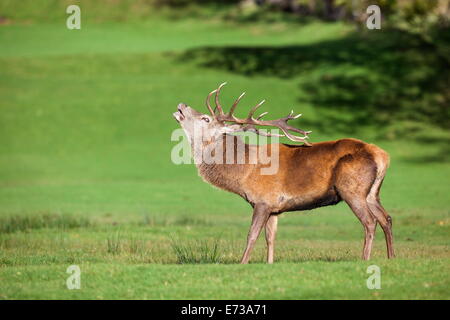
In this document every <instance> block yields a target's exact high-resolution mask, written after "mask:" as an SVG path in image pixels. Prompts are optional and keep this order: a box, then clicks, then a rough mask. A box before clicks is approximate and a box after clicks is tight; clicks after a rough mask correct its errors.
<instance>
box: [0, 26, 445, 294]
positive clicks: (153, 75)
mask: <svg viewBox="0 0 450 320" xmlns="http://www.w3.org/2000/svg"><path fill="white" fill-rule="evenodd" d="M349 32H351V30H350V28H349V27H347V26H344V25H341V24H332V23H327V24H324V23H312V24H306V25H289V24H277V23H275V24H271V25H263V24H258V23H256V24H245V25H235V24H227V23H225V22H221V21H211V22H208V21H204V22H198V21H194V20H179V21H170V22H168V21H166V20H163V19H161V20H157V19H155V20H152V21H147V22H146V23H141V24H139V23H137V24H131V25H130V24H127V25H126V26H125V25H124V24H119V23H107V24H106V23H105V24H102V23H97V24H92V25H89V24H87V25H83V28H82V30H80V31H69V30H67V29H66V28H65V25H64V24H63V23H61V24H56V23H53V24H31V25H23V24H20V25H15V24H12V25H3V26H0V43H1V47H2V49H1V50H0V97H1V99H0V114H1V115H0V298H2V299H14V298H24V299H30V298H37V299H46V298H50V299H53V298H58V299H72V298H75V299H83V298H87V299H110V298H112V299H120V298H125V299H180V298H189V299H233V298H238V299H253V298H255V299H335V298H344V299H348V298H353V299H366V298H375V299H395V298H400V299H404V298H412V299H418V298H424V299H430V298H438V299H448V298H450V292H449V290H448V288H449V287H450V280H449V277H448V273H449V271H450V270H449V262H450V251H449V249H450V247H449V244H450V243H449V241H450V211H449V203H448V199H449V196H448V194H449V192H450V188H449V184H448V181H449V178H450V166H449V163H448V162H445V161H444V160H443V159H441V158H439V156H438V155H440V154H441V152H442V144H441V143H438V142H439V141H440V140H439V139H435V140H430V142H428V143H425V142H421V141H416V140H414V139H409V138H408V137H407V136H406V137H403V138H401V137H398V138H395V139H391V140H383V139H378V138H377V135H376V131H377V130H376V129H374V128H371V129H367V130H365V129H362V130H360V131H358V133H357V134H355V135H354V137H357V138H361V139H363V140H367V141H368V142H375V143H378V144H379V145H380V146H382V147H383V148H384V149H385V150H387V151H388V152H389V153H390V154H391V168H390V169H389V171H388V174H387V178H386V180H385V183H384V185H383V191H382V200H383V203H384V206H385V207H386V209H387V210H388V211H389V212H390V214H391V216H392V217H393V221H394V236H395V246H396V250H397V256H398V259H396V260H393V261H388V260H386V259H385V247H384V239H383V238H384V237H383V234H382V232H381V231H380V230H378V233H377V239H376V245H375V248H374V253H373V257H374V259H373V261H370V262H364V261H360V260H359V256H360V251H361V249H362V240H363V238H362V237H363V233H362V227H361V226H360V224H359V222H358V221H357V219H356V218H355V217H354V216H353V214H352V213H351V211H350V210H349V209H348V208H347V207H346V205H345V204H339V205H337V206H335V207H328V208H323V209H320V210H315V211H311V212H296V213H288V214H285V215H283V218H282V219H280V227H279V233H278V242H277V245H276V258H275V260H276V263H275V264H274V265H265V264H264V256H265V252H264V241H263V239H260V241H259V243H258V246H257V248H256V250H255V252H254V254H253V258H252V260H251V261H252V263H251V264H250V265H247V266H241V265H237V264H236V263H237V262H238V261H239V259H240V255H241V253H242V250H243V248H244V245H245V238H246V234H247V229H248V226H249V223H250V217H251V208H250V207H249V206H248V205H247V204H246V203H245V202H244V201H243V200H241V199H239V198H237V197H236V196H234V195H231V194H228V193H225V192H223V191H220V190H217V189H214V188H211V187H210V186H208V185H206V184H205V183H203V182H202V181H201V179H200V178H199V177H198V176H197V173H196V170H195V168H194V167H193V165H180V166H176V165H174V164H173V163H172V162H171V159H170V153H171V149H172V147H173V146H174V145H175V144H176V142H173V141H171V139H170V137H171V133H172V131H173V130H174V129H175V128H177V124H176V122H175V121H174V120H173V118H172V115H171V113H172V112H174V111H175V108H176V105H177V104H178V103H179V102H181V101H183V102H186V103H189V104H190V105H192V106H195V107H197V108H198V109H202V108H204V106H203V101H204V98H205V96H206V94H207V93H208V92H209V91H210V90H212V89H214V88H215V87H216V86H217V85H218V84H219V83H221V82H223V81H228V83H229V85H228V86H227V87H226V89H224V92H223V101H224V104H225V105H230V103H231V102H232V101H233V99H234V98H235V97H236V96H238V95H239V94H240V93H241V92H242V91H246V92H247V95H246V97H245V100H244V101H245V102H244V101H243V102H244V103H242V106H241V108H242V109H240V110H238V114H244V113H245V111H246V108H248V107H249V106H251V105H253V104H254V103H256V102H258V101H260V100H261V99H263V98H266V99H267V103H266V105H265V106H264V108H265V110H270V114H271V116H272V117H279V116H282V115H285V113H287V112H288V111H289V110H291V109H292V107H293V108H294V109H295V110H297V111H301V112H302V113H303V115H304V118H305V121H307V122H306V123H309V124H314V123H317V122H320V115H319V114H318V113H316V112H315V109H314V105H313V104H312V103H310V102H308V101H307V100H305V99H303V98H304V97H305V96H306V95H307V92H304V91H303V90H301V89H299V83H305V82H308V80H309V79H310V77H312V76H314V75H317V73H320V72H326V71H329V70H331V72H332V71H333V70H337V69H339V70H340V71H342V69H343V68H344V69H345V70H346V68H348V72H351V71H352V66H351V65H339V64H336V65H333V64H329V65H321V66H318V67H315V68H306V67H305V69H304V70H303V71H301V72H299V73H298V75H296V76H295V77H288V78H283V77H279V76H267V75H265V76H262V75H245V74H241V73H235V72H229V71H226V70H222V69H221V68H214V67H210V66H209V67H207V66H201V65H199V64H198V61H192V60H189V59H185V58H183V53H184V52H185V50H188V49H192V48H197V47H204V46H216V47H226V46H228V45H252V46H257V45H264V46H280V45H302V46H308V45H317V44H320V43H321V42H323V41H327V40H330V39H340V38H343V37H345V36H346V34H347V33H349ZM180 57H181V58H180ZM274 58H275V59H276V57H274ZM333 68H334V69H333ZM345 72H346V71H345ZM244 106H247V107H244ZM357 107H360V106H355V108H357ZM302 121H303V120H299V122H298V125H299V126H300V127H304V123H305V122H302ZM302 124H303V125H302ZM306 129H311V130H313V134H312V142H314V141H321V140H326V139H338V138H342V137H345V136H346V135H345V134H344V133H342V132H339V131H336V132H334V133H329V131H328V132H327V133H326V134H325V133H323V132H320V130H317V129H316V130H315V128H314V127H307V128H306ZM436 132H437V133H435V135H436V136H437V137H438V138H441V137H448V135H447V136H445V135H446V134H447V133H443V132H441V131H436ZM433 141H435V142H433ZM436 141H438V142H436ZM262 238H263V237H262ZM214 245H217V254H216V255H214V256H213V258H212V259H210V260H212V262H215V263H204V262H208V259H205V258H204V256H203V255H204V254H205V252H206V254H210V253H211V251H212V250H213V248H214ZM177 248H178V249H180V248H182V250H184V251H183V252H185V253H187V254H191V256H192V257H193V259H191V260H192V261H191V263H188V264H180V262H183V261H185V260H183V258H186V257H183V256H180V253H179V251H177ZM177 252H178V255H177ZM209 262H211V261H209ZM74 264H75V265H78V266H80V268H81V272H82V276H81V279H82V280H81V281H82V288H81V289H80V290H68V289H67V288H66V284H65V281H66V278H67V277H68V276H69V275H68V274H67V273H66V269H67V267H69V266H70V265H74ZM371 264H376V265H378V266H380V268H381V272H382V289H381V290H369V289H367V287H366V279H367V277H368V276H369V274H367V273H366V268H367V266H369V265H371Z"/></svg>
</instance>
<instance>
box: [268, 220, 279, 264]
mask: <svg viewBox="0 0 450 320" xmlns="http://www.w3.org/2000/svg"><path fill="white" fill-rule="evenodd" d="M277 224H278V216H277V215H276V214H271V215H270V217H269V220H267V223H266V242H267V263H273V251H274V245H275V235H276V234H277Z"/></svg>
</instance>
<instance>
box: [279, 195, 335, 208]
mask: <svg viewBox="0 0 450 320" xmlns="http://www.w3.org/2000/svg"><path fill="white" fill-rule="evenodd" d="M341 200H342V199H341V197H340V196H339V195H338V194H337V193H336V192H335V191H334V190H329V191H327V192H324V193H322V194H311V195H307V194H305V195H300V196H294V197H286V196H283V195H280V196H279V199H278V201H279V209H280V212H284V211H302V210H311V209H314V208H319V207H324V206H329V205H335V204H337V203H339V202H340V201H341Z"/></svg>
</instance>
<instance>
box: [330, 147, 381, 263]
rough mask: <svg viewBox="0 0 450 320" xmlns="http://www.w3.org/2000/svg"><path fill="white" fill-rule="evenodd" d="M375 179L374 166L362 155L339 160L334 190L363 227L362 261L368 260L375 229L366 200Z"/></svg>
mask: <svg viewBox="0 0 450 320" xmlns="http://www.w3.org/2000/svg"><path fill="white" fill-rule="evenodd" d="M375 177H376V164H375V163H374V162H373V161H371V160H370V157H369V156H368V155H367V154H364V153H361V154H355V155H347V156H345V157H343V158H341V160H340V161H339V164H338V167H337V171H336V182H335V183H336V184H335V187H336V190H337V191H338V193H339V195H340V196H341V198H342V199H343V200H344V201H345V202H346V203H347V204H348V205H349V207H350V209H352V211H353V213H354V214H355V215H356V217H357V218H358V219H359V221H361V224H362V225H363V227H364V233H365V236H364V249H363V254H362V258H363V259H364V260H369V259H370V253H371V251H372V244H373V240H374V237H375V229H376V227H377V220H376V219H375V217H374V216H373V215H372V212H371V210H370V208H369V205H368V204H367V200H366V197H367V195H368V193H369V191H370V188H371V187H372V185H373V183H374V181H375Z"/></svg>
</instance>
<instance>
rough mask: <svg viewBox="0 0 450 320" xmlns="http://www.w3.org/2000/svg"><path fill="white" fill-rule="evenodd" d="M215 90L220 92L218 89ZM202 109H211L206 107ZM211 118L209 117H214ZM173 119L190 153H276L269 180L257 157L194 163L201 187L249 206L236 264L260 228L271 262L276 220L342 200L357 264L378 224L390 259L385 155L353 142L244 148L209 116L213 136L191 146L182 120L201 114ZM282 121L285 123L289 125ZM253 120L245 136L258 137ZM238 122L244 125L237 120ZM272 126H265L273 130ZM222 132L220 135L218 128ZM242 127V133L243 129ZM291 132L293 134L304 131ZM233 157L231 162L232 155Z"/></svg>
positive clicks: (181, 113) (182, 108) (181, 109)
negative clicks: (359, 242)
mask: <svg viewBox="0 0 450 320" xmlns="http://www.w3.org/2000/svg"><path fill="white" fill-rule="evenodd" d="M218 91H220V87H219V89H218ZM218 91H213V93H214V92H216V104H217V103H218ZM210 95H211V94H210ZM240 98H241V97H240ZM240 98H239V99H240ZM208 99H209V97H208ZM239 99H238V100H237V102H238V101H239ZM208 101H209V100H208ZM207 105H208V108H209V109H211V108H210V107H209V103H208V104H207ZM235 105H236V103H235ZM235 105H234V106H233V107H232V110H233V109H234V107H235ZM254 109H255V108H254ZM220 110H221V108H220ZM211 111H212V110H211ZM211 113H212V114H213V116H214V112H211ZM230 114H231V112H230ZM174 116H175V117H176V118H177V120H178V121H179V122H180V123H181V125H182V127H183V128H184V129H185V132H186V134H187V135H188V136H189V135H190V140H191V145H192V148H193V154H198V153H201V152H202V151H203V150H204V148H205V147H207V146H216V145H218V144H220V145H221V146H222V149H220V148H216V149H217V150H221V152H223V158H225V155H226V154H227V151H230V150H227V148H233V149H234V150H232V151H236V150H241V152H244V157H247V158H245V160H248V155H249V154H250V153H251V152H255V154H259V153H258V152H259V151H261V150H259V149H261V148H263V149H264V150H262V151H264V152H265V153H266V154H271V153H272V152H273V149H274V148H275V147H276V148H277V152H278V154H277V155H278V161H279V164H278V165H279V168H278V170H277V171H276V172H275V173H273V174H270V175H264V174H261V169H262V168H263V167H265V166H267V164H265V163H263V162H262V161H260V159H259V158H257V159H256V162H253V163H250V161H244V162H243V163H236V162H233V163H225V161H223V162H222V163H206V162H199V163H198V164H197V167H198V172H199V175H200V176H201V177H202V178H203V179H204V180H205V181H206V182H208V183H210V184H212V185H214V186H216V187H218V188H221V189H224V190H226V191H229V192H233V193H236V194H238V195H240V196H241V197H242V198H244V199H245V200H246V201H247V202H249V203H250V204H251V206H252V207H253V218H252V224H251V227H250V231H249V234H248V237H247V247H246V249H245V252H244V255H243V257H242V260H241V263H247V262H248V261H249V258H250V252H251V251H252V248H253V246H254V244H255V242H256V240H257V238H258V236H259V234H260V232H261V231H262V229H263V228H265V231H266V241H267V247H268V251H267V261H268V262H269V263H272V262H273V254H274V241H275V234H276V230H277V216H278V215H279V214H280V213H282V212H287V211H299V210H310V209H314V208H317V207H322V206H328V205H334V204H337V203H339V202H340V201H345V202H346V203H347V204H348V205H349V207H350V208H351V210H352V211H353V212H354V213H355V215H356V216H357V218H358V219H359V220H360V221H361V223H362V225H363V227H364V231H365V241H364V249H363V255H362V257H363V259H369V258H370V253H371V248H372V242H373V238H374V234H375V228H376V225H377V223H379V224H380V225H381V227H382V228H383V231H384V233H385V237H386V244H387V252H388V257H389V258H391V257H394V249H393V243H392V242H393V236H392V221H391V218H390V216H389V215H388V214H387V212H386V211H385V209H384V208H383V207H382V206H381V203H380V200H379V191H380V187H381V184H382V182H383V179H384V176H385V173H386V169H387V167H388V166H389V156H388V154H387V153H386V152H385V151H384V150H382V149H381V148H379V147H377V146H375V145H372V144H367V143H365V142H363V141H360V140H356V139H342V140H336V141H327V142H319V143H314V144H312V145H311V144H306V145H288V144H276V145H275V144H266V145H250V144H245V143H244V141H243V140H242V139H241V138H239V137H237V136H229V135H228V133H230V131H231V130H230V127H227V126H226V125H225V124H224V123H223V121H222V122H221V121H218V122H219V125H218V124H217V123H215V122H214V121H213V119H210V118H209V117H208V119H209V120H208V121H206V122H207V127H206V128H207V132H213V133H212V134H211V135H210V136H209V138H208V139H207V140H206V142H204V143H201V144H197V145H195V144H193V143H192V140H193V139H194V135H192V129H191V128H190V127H189V122H188V121H184V120H185V119H186V118H193V119H203V120H206V119H205V118H204V117H205V116H206V115H203V114H200V113H198V112H197V111H195V110H194V109H192V108H190V107H187V106H186V105H184V104H180V105H179V106H178V113H175V114H174ZM232 119H235V118H234V116H233V118H231V117H230V118H227V120H230V121H233V120H232ZM249 119H250V120H249ZM258 119H259V118H258ZM286 119H287V118H286ZM286 119H285V121H287V120H289V119H287V120H286ZM254 120H255V119H253V120H252V117H249V118H247V119H246V120H245V122H246V123H251V124H252V126H251V127H250V129H252V130H251V131H254V132H256V133H259V131H257V130H256V128H255V127H253V125H254V124H256V123H253V121H254ZM279 121H280V120H277V122H275V125H276V126H278V125H279V124H280V122H279ZM233 122H234V121H233ZM242 122H244V121H243V120H242ZM272 123H273V122H272ZM272 123H271V124H269V125H274V124H272ZM202 125H205V124H202ZM258 125H259V123H258ZM222 127H223V128H226V130H220V129H219V128H222ZM246 128H247V129H248V127H246ZM291 128H292V127H282V128H281V129H282V130H283V132H285V133H286V131H287V130H291ZM233 129H234V131H235V130H237V129H242V123H240V124H239V127H234V128H233ZM214 130H215V131H214ZM285 130H286V131H285ZM297 130H299V129H297ZM297 130H296V131H295V132H304V131H301V130H299V131H297ZM286 136H288V137H289V138H291V139H296V138H297V139H304V138H302V137H297V136H289V135H286ZM226 139H231V141H232V143H231V144H227V143H225V142H224V141H225V140H226ZM235 154H236V157H237V154H238V152H235Z"/></svg>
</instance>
